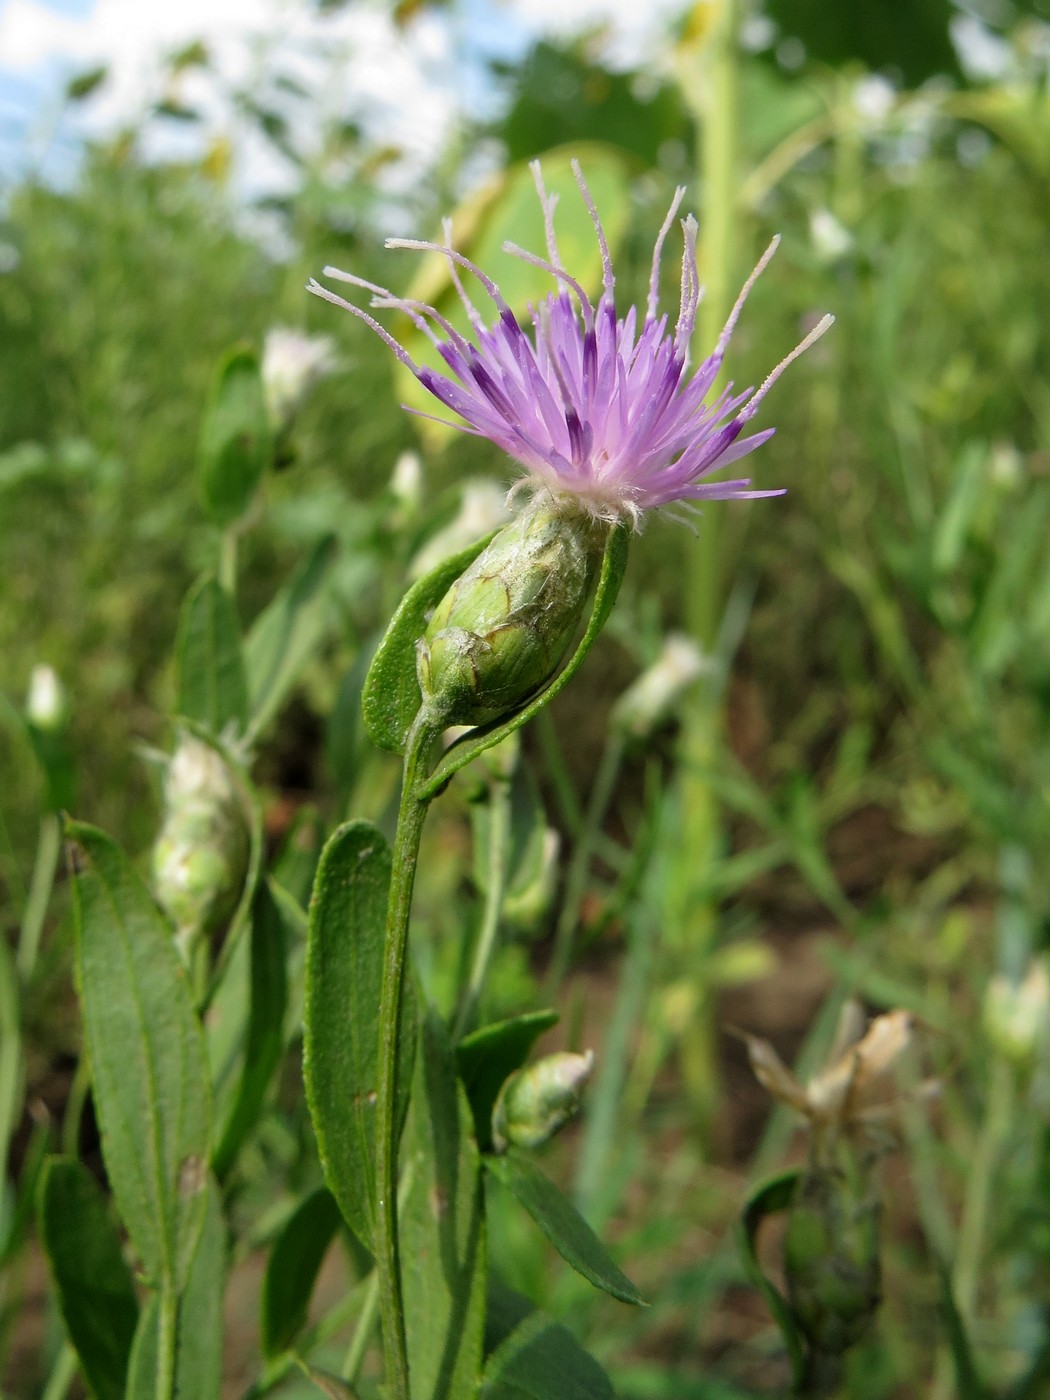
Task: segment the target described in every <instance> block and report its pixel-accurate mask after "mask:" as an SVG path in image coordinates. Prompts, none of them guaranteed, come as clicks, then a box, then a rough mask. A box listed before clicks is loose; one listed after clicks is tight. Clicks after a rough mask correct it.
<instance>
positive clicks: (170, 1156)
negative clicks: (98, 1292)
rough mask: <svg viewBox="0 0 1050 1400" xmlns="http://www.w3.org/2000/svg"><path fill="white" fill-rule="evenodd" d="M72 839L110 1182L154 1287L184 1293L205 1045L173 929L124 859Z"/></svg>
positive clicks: (200, 1181)
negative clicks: (161, 1283)
mask: <svg viewBox="0 0 1050 1400" xmlns="http://www.w3.org/2000/svg"><path fill="white" fill-rule="evenodd" d="M66 835H67V837H68V839H69V841H70V842H71V849H72V858H73V865H74V874H75V879H74V907H75V914H76V952H77V980H78V984H79V988H80V997H81V1002H82V1005H83V1011H84V1032H85V1038H86V1040H87V1047H88V1054H89V1057H90V1062H91V1073H92V1083H93V1086H94V1095H95V1109H96V1112H97V1114H98V1120H99V1126H100V1128H101V1134H102V1153H103V1156H104V1158H105V1161H106V1171H107V1174H108V1176H109V1180H110V1183H111V1185H112V1187H113V1194H114V1196H115V1197H116V1201H117V1206H118V1208H119V1210H120V1214H121V1218H122V1219H123V1221H124V1223H125V1225H126V1226H127V1228H128V1231H129V1233H130V1235H131V1238H132V1240H133V1242H134V1244H135V1248H136V1249H137V1250H138V1252H139V1256H140V1257H141V1259H142V1263H143V1266H144V1268H145V1271H146V1273H147V1275H148V1276H149V1277H150V1278H151V1279H157V1280H160V1279H167V1280H169V1281H170V1282H171V1284H172V1286H173V1287H175V1288H176V1289H179V1288H181V1287H182V1285H183V1284H184V1282H185V1279H186V1274H187V1270H188V1268H189V1263H190V1260H191V1259H192V1258H193V1254H194V1251H195V1249H196V1247H197V1241H198V1239H199V1237H200V1231H201V1227H202V1224H203V1221H204V1212H205V1208H206V1205H207V1196H206V1194H205V1190H204V1186H205V1182H206V1181H207V1172H206V1163H207V1161H208V1152H209V1146H210V1127H211V1123H210V1120H211V1100H210V1093H209V1086H208V1074H207V1063H206V1059H205V1053H204V1037H203V1034H202V1032H201V1025H200V1021H199V1019H198V1017H197V1014H196V1012H195V1011H194V1009H193V1002H192V998H191V995H190V988H189V983H188V981H187V977H186V971H185V968H184V967H183V965H182V961H181V959H180V958H179V955H178V953H177V952H176V951H175V944H174V941H173V935H172V931H171V927H170V925H169V924H168V922H167V920H166V919H165V918H164V916H163V914H161V912H160V910H159V909H158V908H157V906H156V905H155V904H154V902H153V900H152V898H151V897H150V894H149V891H148V890H147V889H146V886H145V885H144V884H143V883H142V880H141V879H140V878H139V876H138V874H137V873H136V872H135V870H134V869H133V867H132V866H131V864H130V863H129V862H128V860H127V859H126V858H125V856H124V854H123V852H122V851H121V850H120V848H119V847H118V846H117V845H116V843H115V842H114V841H112V840H111V839H110V837H108V836H106V835H105V834H104V833H103V832H101V831H99V830H97V829H96V828H95V827H91V826H87V825H84V824H82V823H70V824H68V826H67V829H66Z"/></svg>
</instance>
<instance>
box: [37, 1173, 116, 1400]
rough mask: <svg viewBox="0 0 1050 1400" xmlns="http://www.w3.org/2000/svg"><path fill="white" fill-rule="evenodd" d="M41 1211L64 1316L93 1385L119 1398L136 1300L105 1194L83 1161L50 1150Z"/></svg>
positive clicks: (106, 1397)
mask: <svg viewBox="0 0 1050 1400" xmlns="http://www.w3.org/2000/svg"><path fill="white" fill-rule="evenodd" d="M39 1213H40V1238H41V1241H42V1243H43V1246H44V1252H45V1253H46V1254H47V1258H48V1263H49V1264H50V1265H51V1274H52V1277H53V1278H54V1281H55V1292H56V1293H57V1294H58V1305H59V1308H60V1309H61V1312H62V1319H63V1321H64V1322H65V1324H66V1331H67V1332H68V1333H69V1339H70V1341H71V1342H72V1343H73V1346H74V1348H75V1350H76V1353H77V1358H78V1360H79V1361H80V1366H81V1369H82V1370H83V1372H84V1376H85V1378H86V1379H87V1383H88V1385H89V1386H90V1387H91V1393H92V1395H94V1396H95V1400H122V1397H123V1395H124V1387H125V1383H126V1378H127V1373H128V1358H129V1356H130V1355H131V1343H132V1340H133V1339H134V1336H135V1325H136V1323H137V1322H138V1316H139V1305H138V1299H137V1298H136V1296H135V1281H134V1279H133V1278H132V1277H131V1270H130V1269H129V1268H128V1266H127V1264H126V1263H125V1262H124V1255H123V1253H122V1252H121V1247H120V1236H119V1235H118V1234H117V1231H116V1229H115V1228H114V1225H113V1221H112V1220H111V1218H110V1214H109V1211H108V1209H107V1207H106V1199H105V1197H104V1196H103V1194H102V1192H101V1191H100V1190H99V1188H98V1186H97V1185H96V1183H95V1178H94V1177H93V1176H92V1175H91V1173H90V1172H89V1171H88V1169H87V1168H86V1167H84V1166H82V1165H81V1164H80V1163H79V1162H77V1161H75V1160H74V1159H73V1158H71V1157H53V1158H51V1160H50V1161H49V1162H48V1163H47V1164H46V1166H45V1167H44V1172H43V1177H42V1179H41V1182H40V1196H39Z"/></svg>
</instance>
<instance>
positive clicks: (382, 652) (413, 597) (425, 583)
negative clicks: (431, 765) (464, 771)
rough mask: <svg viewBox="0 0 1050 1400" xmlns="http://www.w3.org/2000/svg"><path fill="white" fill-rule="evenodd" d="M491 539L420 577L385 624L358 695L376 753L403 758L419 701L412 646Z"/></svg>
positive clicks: (464, 551) (413, 647) (481, 541)
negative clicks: (406, 739)
mask: <svg viewBox="0 0 1050 1400" xmlns="http://www.w3.org/2000/svg"><path fill="white" fill-rule="evenodd" d="M491 539H492V535H491V534H489V535H486V536H485V538H484V539H482V540H478V542H477V543H476V544H472V545H471V546H470V548H469V549H464V550H463V551H462V552H461V553H459V554H453V555H452V556H451V557H450V558H448V559H445V560H444V561H443V562H442V563H440V564H439V565H438V566H437V568H436V569H432V570H431V571H430V573H429V574H424V576H423V577H422V578H421V579H420V580H419V581H418V582H417V583H414V584H413V585H412V587H411V588H410V589H409V590H408V592H407V593H406V594H405V596H404V597H403V598H402V599H401V602H400V604H399V605H398V609H397V611H396V612H395V613H394V616H393V617H392V618H391V619H390V625H389V627H388V628H387V629H386V631H385V632H384V634H383V640H382V641H381V642H380V643H379V646H378V648H377V650H376V654H375V656H374V657H373V658H372V664H371V666H370V667H369V668H368V675H367V676H366V677H365V684H364V689H363V691H362V693H361V708H362V711H363V713H364V717H365V728H366V729H367V730H368V734H369V737H370V738H371V740H372V742H373V743H374V744H375V745H376V746H377V748H381V749H386V750H387V751H388V752H389V753H404V751H405V738H406V736H407V734H408V731H409V728H410V727H411V725H412V721H413V720H414V719H415V717H416V713H417V711H418V710H419V706H420V704H421V702H422V696H421V694H420V690H419V681H418V680H417V679H416V642H417V641H418V640H419V638H420V637H422V635H423V633H424V632H425V631H426V629H427V620H428V618H429V616H430V613H431V612H432V611H433V610H434V608H435V607H436V606H437V605H438V603H440V602H441V599H442V598H443V597H444V596H445V594H446V593H447V592H448V590H449V588H450V587H451V585H452V584H453V583H454V582H455V581H456V579H457V578H459V576H460V574H461V573H462V572H463V570H464V569H466V568H467V567H468V566H469V565H470V564H472V563H473V562H474V560H475V559H476V558H477V557H478V555H479V554H480V553H481V551H482V550H483V549H484V548H485V546H486V545H487V544H488V542H489V541H490V540H491Z"/></svg>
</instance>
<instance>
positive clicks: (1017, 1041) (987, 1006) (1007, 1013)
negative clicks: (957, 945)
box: [983, 958, 1050, 1068]
mask: <svg viewBox="0 0 1050 1400" xmlns="http://www.w3.org/2000/svg"><path fill="white" fill-rule="evenodd" d="M983 1020H984V1030H985V1034H986V1035H987V1036H988V1039H989V1041H991V1043H992V1045H993V1046H994V1047H995V1049H996V1050H997V1051H998V1052H999V1054H1000V1055H1002V1056H1004V1057H1005V1058H1006V1059H1008V1060H1011V1061H1012V1062H1013V1063H1014V1064H1016V1065H1018V1066H1019V1067H1020V1068H1027V1067H1030V1066H1031V1065H1032V1063H1033V1062H1034V1061H1035V1059H1036V1057H1037V1056H1038V1054H1039V1051H1040V1048H1042V1047H1045V1046H1046V1045H1047V1043H1048V1042H1050V977H1048V976H1047V970H1046V962H1045V961H1044V960H1043V959H1042V958H1036V959H1034V960H1033V962H1032V963H1031V965H1030V967H1029V969H1028V972H1027V973H1026V974H1025V977H1024V980H1023V981H1021V982H1015V981H1014V980H1013V979H1012V978H1009V977H1004V976H1003V975H1002V974H999V975H997V976H995V977H993V978H992V980H991V981H990V982H989V984H988V989H987V991H986V992H985V996H984V1008H983Z"/></svg>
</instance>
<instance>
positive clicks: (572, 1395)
mask: <svg viewBox="0 0 1050 1400" xmlns="http://www.w3.org/2000/svg"><path fill="white" fill-rule="evenodd" d="M480 1400H615V1392H614V1390H613V1388H612V1385H611V1384H610V1381H609V1377H608V1376H607V1375H606V1374H605V1372H604V1371H603V1370H602V1368H601V1367H600V1366H599V1365H598V1363H597V1361H595V1359H594V1357H593V1356H591V1355H590V1353H589V1352H586V1351H584V1349H583V1347H581V1346H580V1344H579V1342H578V1341H577V1340H576V1338H575V1337H574V1336H573V1335H572V1333H571V1332H570V1331H569V1330H568V1328H567V1327H561V1326H559V1324H558V1323H556V1322H552V1321H551V1319H550V1318H549V1317H544V1316H543V1314H542V1313H538V1312H534V1313H531V1314H530V1315H529V1316H528V1317H527V1318H526V1319H525V1320H524V1321H523V1322H521V1323H519V1324H518V1326H517V1327H516V1328H515V1329H514V1331H513V1332H511V1334H510V1336H509V1337H507V1339H506V1340H505V1341H504V1342H502V1343H501V1344H500V1345H499V1346H498V1347H497V1348H496V1350H495V1351H494V1352H493V1353H492V1355H491V1356H490V1357H489V1359H488V1361H487V1362H486V1363H485V1375H484V1379H483V1382H482V1386H481V1392H480Z"/></svg>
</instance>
